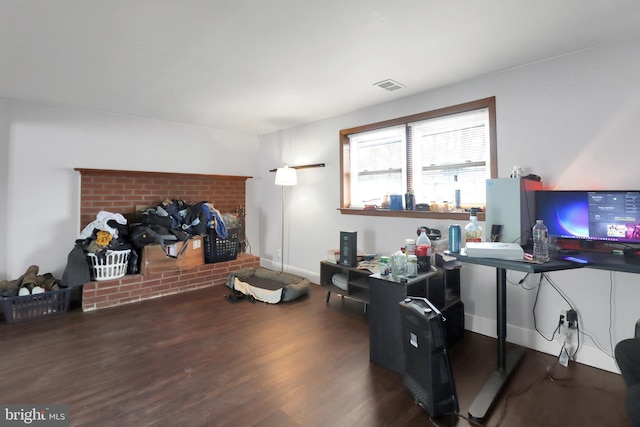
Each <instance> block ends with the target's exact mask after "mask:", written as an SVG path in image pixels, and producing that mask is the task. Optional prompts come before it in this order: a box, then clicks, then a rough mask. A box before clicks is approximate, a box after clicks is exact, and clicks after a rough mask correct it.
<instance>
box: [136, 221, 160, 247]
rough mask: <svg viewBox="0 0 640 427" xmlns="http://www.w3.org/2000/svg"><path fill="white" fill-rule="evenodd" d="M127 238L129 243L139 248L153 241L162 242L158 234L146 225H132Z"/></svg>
mask: <svg viewBox="0 0 640 427" xmlns="http://www.w3.org/2000/svg"><path fill="white" fill-rule="evenodd" d="M129 240H130V241H131V244H132V245H133V246H134V247H136V248H138V249H140V248H142V247H144V246H146V245H151V244H154V243H164V239H163V238H162V237H161V236H160V234H158V233H156V232H155V231H153V229H152V228H151V227H149V226H148V225H142V224H138V225H134V226H133V227H132V228H131V230H130V231H129Z"/></svg>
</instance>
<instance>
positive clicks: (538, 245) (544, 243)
mask: <svg viewBox="0 0 640 427" xmlns="http://www.w3.org/2000/svg"><path fill="white" fill-rule="evenodd" d="M532 231H533V232H532V234H533V259H535V260H536V261H541V262H547V261H549V259H550V258H549V235H548V232H549V231H548V230H547V226H546V225H544V223H543V222H542V220H541V219H537V220H536V225H534V226H533V230H532Z"/></svg>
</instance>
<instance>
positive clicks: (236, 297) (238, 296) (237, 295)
mask: <svg viewBox="0 0 640 427" xmlns="http://www.w3.org/2000/svg"><path fill="white" fill-rule="evenodd" d="M244 297H245V295H244V294H243V293H242V292H240V291H236V290H232V291H231V293H230V294H228V295H226V296H225V298H226V299H227V301H229V302H240V301H242V300H244Z"/></svg>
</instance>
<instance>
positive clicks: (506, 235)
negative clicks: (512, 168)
mask: <svg viewBox="0 0 640 427" xmlns="http://www.w3.org/2000/svg"><path fill="white" fill-rule="evenodd" d="M537 190H542V183H541V182H540V181H533V180H530V179H523V178H498V179H488V180H487V209H486V215H485V227H484V238H485V241H487V242H490V241H491V227H492V226H493V225H497V224H500V225H502V231H501V233H500V234H501V238H500V241H501V242H508V243H520V244H521V245H523V246H525V245H527V244H529V240H530V239H531V228H532V227H533V226H534V224H535V223H536V218H535V215H536V206H535V191H537Z"/></svg>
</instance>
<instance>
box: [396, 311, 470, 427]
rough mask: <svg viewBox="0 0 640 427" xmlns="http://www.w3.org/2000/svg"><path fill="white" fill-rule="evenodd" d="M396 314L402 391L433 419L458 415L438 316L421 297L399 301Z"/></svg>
mask: <svg viewBox="0 0 640 427" xmlns="http://www.w3.org/2000/svg"><path fill="white" fill-rule="evenodd" d="M400 314H401V318H402V348H403V351H404V373H403V382H404V387H405V389H406V390H407V392H408V393H409V394H410V395H411V397H413V399H414V400H415V401H416V403H418V405H420V407H421V408H423V409H424V410H425V411H427V412H428V413H429V414H430V415H431V416H432V417H434V418H437V417H439V416H442V415H445V414H448V413H454V412H458V410H459V407H458V395H457V393H456V387H455V382H454V380H453V373H452V371H451V365H450V363H449V355H448V350H447V339H446V336H445V328H444V325H443V321H442V316H441V315H439V314H438V313H437V312H436V311H435V310H433V307H431V306H430V305H429V303H428V302H427V301H426V299H423V298H406V299H405V300H404V301H402V302H400Z"/></svg>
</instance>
